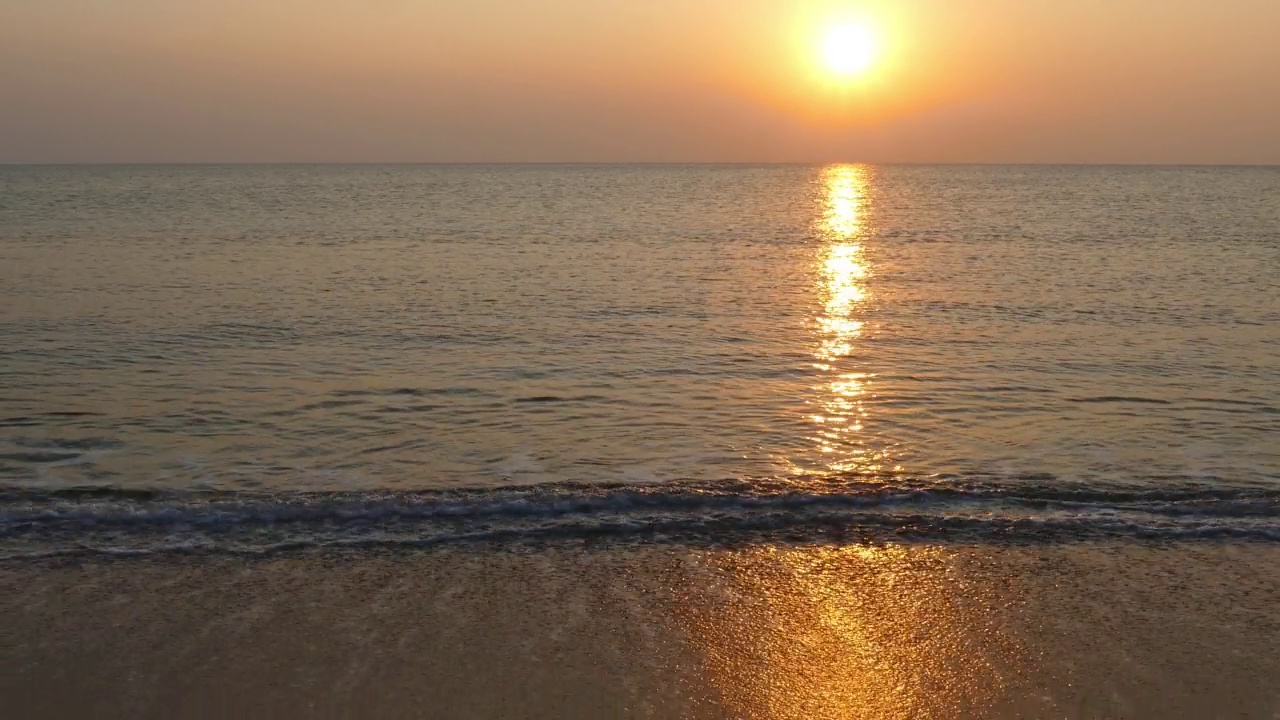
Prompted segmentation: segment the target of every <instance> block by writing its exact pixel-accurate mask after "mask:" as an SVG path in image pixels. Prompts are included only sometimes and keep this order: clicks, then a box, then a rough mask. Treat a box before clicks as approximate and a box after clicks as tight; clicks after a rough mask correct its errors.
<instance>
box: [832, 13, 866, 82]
mask: <svg viewBox="0 0 1280 720" xmlns="http://www.w3.org/2000/svg"><path fill="white" fill-rule="evenodd" d="M875 50H876V44H875V39H874V38H873V37H872V36H871V32H870V31H869V30H867V28H865V27H863V26H862V25H839V26H837V27H834V28H832V29H830V30H829V31H828V32H827V35H826V38H825V39H824V40H823V42H822V57H823V59H824V60H825V61H826V64H827V69H828V70H830V71H831V72H832V73H834V74H836V75H840V76H844V77H847V76H851V75H857V74H858V73H861V72H863V71H865V70H866V69H867V68H868V67H870V66H871V62H872V60H874V59H875Z"/></svg>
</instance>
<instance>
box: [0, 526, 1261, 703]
mask: <svg viewBox="0 0 1280 720" xmlns="http://www.w3.org/2000/svg"><path fill="white" fill-rule="evenodd" d="M0 584H2V585H3V586H4V587H12V588H21V591H20V592H11V593H0V617H3V618H4V619H5V631H6V635H5V642H4V643H0V707H3V708H4V709H5V710H6V712H7V714H6V715H5V717H15V718H31V719H32V720H36V719H38V718H66V717H101V718H116V717H119V718H156V719H157V720H160V719H163V720H173V719H174V718H208V717H285V718H291V717H376V718H406V719H407V718H422V717H447V718H458V719H459V720H463V719H467V718H475V719H477V720H481V719H487V718H517V717H518V718H548V720H551V719H554V720H564V719H565V718H688V719H690V720H694V719H697V720H726V719H730V718H731V719H733V720H748V719H754V718H762V719H765V720H768V719H769V718H819V719H821V718H961V717H964V718H968V717H977V718H1064V717H1065V718H1091V717H1108V718H1110V717H1124V718H1153V719H1154V718H1160V719H1161V720H1164V719H1165V718H1184V717H1185V718H1203V717H1258V718H1262V717H1273V716H1274V713H1275V709H1276V708H1277V707H1280V688H1277V685H1276V683H1275V678H1276V677H1280V657H1277V654H1276V652H1275V647H1277V644H1278V643H1280V619H1278V618H1277V616H1276V613H1275V608H1276V607H1277V605H1278V604H1280V547H1277V546H1275V545H1272V544H1243V545H1239V544H1219V543H1209V544H1194V543H1191V544H1174V545H1169V546H1155V545H1148V544H1136V543H1123V544H1100V545H1097V544H1080V545H1077V544H1066V545H1054V544H1047V545H1038V546H1034V547H1018V546H999V545H992V544H986V545H968V546H966V545H959V544H957V545H912V544H903V545H890V546H846V547H837V546H830V545H828V546H822V545H813V544H805V545H786V544H782V545H776V544H774V543H756V544H745V545H742V546H740V547H736V548H720V549H716V548H710V547H688V546H681V545H649V546H616V547H611V546H609V545H607V544H604V545H599V546H595V547H584V546H583V545H579V544H570V545H567V546H564V547H543V548H519V549H511V550H504V549H502V548H495V547H492V546H475V547H474V548H470V549H463V548H453V549H444V550H440V551H432V552H423V553H387V554H384V553H378V552H363V551H362V552H335V553H303V554H296V555H293V554H290V555H284V556H279V557H272V558H264V559H260V560H246V559H244V558H232V557H217V556H211V557H200V556H176V557H167V558H166V557H156V558H137V559H132V560H125V559H121V560H108V561H102V562H92V561H90V562H75V563H59V564H45V563H34V562H23V563H7V564H6V563H0Z"/></svg>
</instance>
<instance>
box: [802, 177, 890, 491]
mask: <svg viewBox="0 0 1280 720" xmlns="http://www.w3.org/2000/svg"><path fill="white" fill-rule="evenodd" d="M870 172H871V171H870V169H869V168H867V167H866V166H861V165H833V166H831V167H828V168H826V169H825V170H824V171H823V175H822V183H823V192H824V195H823V204H822V207H823V214H822V218H821V220H820V222H819V223H818V229H819V232H820V234H821V236H822V239H823V243H822V247H821V250H820V252H819V255H818V260H817V263H816V264H817V268H818V270H817V273H816V280H815V286H816V291H817V293H818V294H819V296H820V297H821V299H822V312H821V314H820V315H819V316H818V318H817V321H816V323H815V326H816V335H817V344H816V347H815V349H814V351H813V357H814V367H815V368H817V369H818V370H819V371H820V372H822V373H824V374H825V376H826V379H825V381H824V382H823V383H822V385H820V386H819V387H818V388H817V391H818V392H817V393H816V397H815V398H814V399H813V400H812V401H811V403H812V404H813V405H815V406H816V407H815V412H814V413H813V414H812V415H811V416H810V419H811V420H812V421H813V424H814V425H815V426H816V427H815V430H814V435H813V440H814V442H815V444H816V445H817V449H818V451H819V454H820V457H821V460H820V461H819V463H818V465H817V466H816V467H815V466H813V465H812V464H809V465H802V464H797V465H796V466H795V468H794V469H795V471H796V472H798V473H803V474H819V475H823V474H826V475H834V474H842V473H849V472H864V473H878V472H882V471H884V470H888V469H896V468H891V466H890V458H888V457H887V456H885V455H884V454H883V453H881V452H875V451H872V450H870V449H868V448H867V447H866V446H865V444H864V443H862V442H860V441H859V440H860V437H861V433H862V429H863V420H864V419H865V418H866V417H867V408H866V404H865V400H866V398H867V393H868V390H867V385H868V382H869V381H870V379H871V376H870V375H868V374H867V373H865V372H860V371H858V370H857V368H855V367H851V366H850V364H849V363H848V362H847V359H848V357H849V356H850V355H851V354H852V353H853V351H854V349H855V343H856V342H857V341H858V339H859V338H860V337H861V336H862V332H863V326H864V321H863V320H862V313H863V309H864V305H865V303H866V301H867V298H868V291H867V288H866V282H865V281H866V278H867V277H868V275H869V274H870V268H869V267H868V264H867V262H866V259H865V257H864V248H863V241H864V239H865V236H866V233H867V225H866V219H865V210H866V208H865V203H866V198H867V195H868V192H867V191H868V186H869V183H870V182H871V175H870Z"/></svg>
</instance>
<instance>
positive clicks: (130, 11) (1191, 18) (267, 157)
mask: <svg viewBox="0 0 1280 720" xmlns="http://www.w3.org/2000/svg"><path fill="white" fill-rule="evenodd" d="M848 21H852V22H856V23H859V24H861V25H862V26H864V27H866V28H868V29H869V32H870V33H871V35H872V36H873V38H874V40H875V43H876V53H875V60H874V62H873V64H872V66H871V68H870V70H868V71H867V72H866V73H865V74H863V75H859V76H857V77H855V78H852V79H837V78H835V77H833V76H832V75H831V74H830V73H827V72H825V71H824V69H823V68H822V67H821V65H820V62H819V56H820V46H821V38H822V36H823V33H824V31H825V30H826V29H827V28H830V27H833V26H834V25H835V24H837V23H840V22H848ZM1278 33H1280V0H1216V1H1215V2H1205V1H1204V0H1071V1H1070V2H1067V1H1066V0H1057V1H1049V0H965V1H964V2H952V1H948V0H896V1H890V0H883V1H881V0H867V1H865V2H830V1H829V0H811V1H806V0H794V1H792V2H781V1H779V0H774V1H772V2H768V1H765V0H541V1H539V2H534V1H533V0H467V1H466V2H462V1H461V0H256V1H250V0H183V1H182V2H174V1H173V0H0V162H206V161H207V162H292V161H298V162H384V161H390V162H419V161H425V162H470V161H477V162H504V161H511V162H541V161H547V162H577V161H651V162H665V161H675V162H683V161H689V162H705V161H709V162H719V161H724V162H757V161H758V162H778V161H783V162H785V161H800V162H828V161H864V162H1086V163H1092V162H1117V163H1129V162H1149V163H1260V164H1277V163H1280V42H1277V38H1278V37H1280V36H1278Z"/></svg>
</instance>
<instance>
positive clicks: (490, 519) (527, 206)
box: [0, 165, 1280, 556]
mask: <svg viewBox="0 0 1280 720" xmlns="http://www.w3.org/2000/svg"><path fill="white" fill-rule="evenodd" d="M751 533H784V534H787V535H788V536H798V537H802V538H803V537H813V536H827V535H833V534H834V535H838V536H841V537H879V536H884V535H890V536H894V537H900V536H904V535H907V536H912V535H914V536H923V537H930V538H933V537H951V536H955V535H963V536H977V537H986V536H992V535H999V536H1001V537H1015V538H1063V537H1065V538H1076V537H1094V536H1099V535H1102V536H1119V537H1130V536H1156V537H1196V538H1198V537H1205V538H1223V537H1226V538H1247V539H1255V540H1264V541H1274V540H1278V539H1280V169H1277V168H1206V167H1186V168H1178V167H1050V166H1035V167H1032V166H1011V167H1000V166H936V167H934V166H865V165H831V166H657V165H654V166H649V165H563V166H557V165H541V166H539V165H530V166H517V165H511V166H503V165H471V166H468V165H457V166H415V165H403V166H397V165H388V166H157V167H146V166H119V167H107V166H97V167H16V166H11V167H0V543H2V544H3V546H4V548H5V549H4V552H5V553H6V554H8V555H10V556H13V555H24V554H32V553H35V554H39V553H47V552H55V553H56V552H63V551H69V550H72V549H74V550H76V551H84V550H85V549H89V550H92V551H102V552H155V551H163V550H166V549H175V548H178V549H191V548H205V549H212V550H218V551H225V550H235V551H244V552H262V551H269V550H271V549H275V548H281V547H298V546H310V545H329V544H338V545H342V544H357V545H360V544H380V545H388V544H389V545H397V544H406V543H407V544H424V543H432V544H433V543H450V542H457V541H465V540H474V539H482V540H497V541H504V542H505V541H523V540H528V539H540V540H546V539H550V540H555V539H557V538H564V537H572V538H577V537H584V536H589V537H597V536H606V537H626V538H640V539H643V540H646V541H647V540H653V539H662V538H687V539H693V540H698V541H706V540H719V539H725V538H730V539H731V538H735V537H742V536H743V535H744V534H751Z"/></svg>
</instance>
